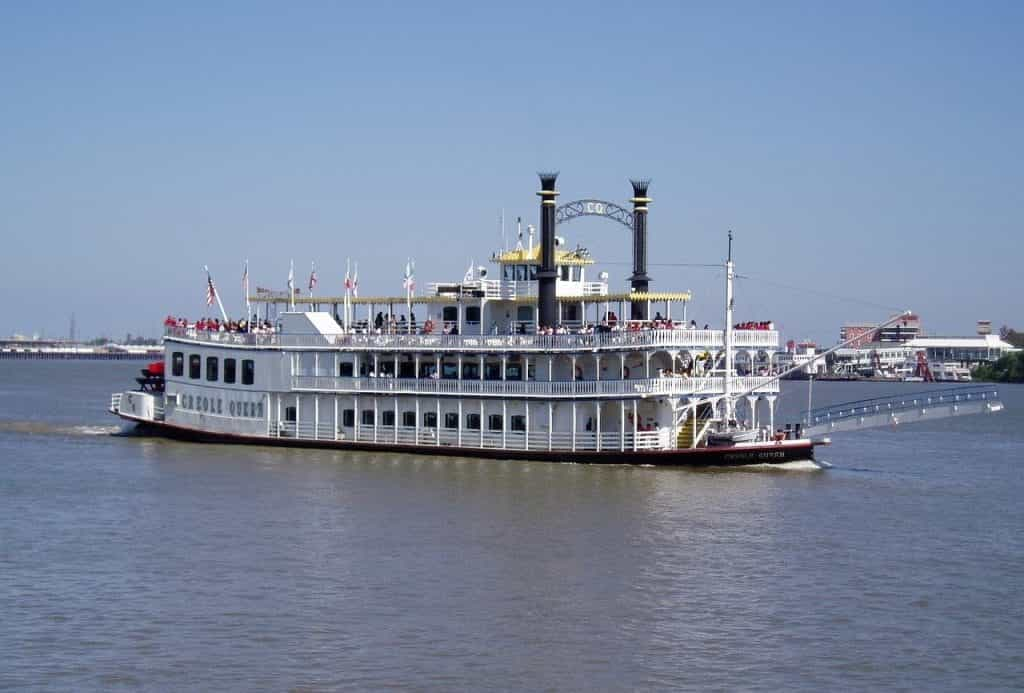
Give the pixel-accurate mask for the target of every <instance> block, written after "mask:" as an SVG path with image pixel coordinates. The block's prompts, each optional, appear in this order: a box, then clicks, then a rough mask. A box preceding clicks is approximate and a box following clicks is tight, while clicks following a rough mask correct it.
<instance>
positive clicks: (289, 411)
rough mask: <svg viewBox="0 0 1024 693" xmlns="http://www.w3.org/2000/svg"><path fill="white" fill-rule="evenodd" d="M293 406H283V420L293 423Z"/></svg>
mask: <svg viewBox="0 0 1024 693" xmlns="http://www.w3.org/2000/svg"><path fill="white" fill-rule="evenodd" d="M295 414H296V412H295V407H285V408H284V420H285V421H287V422H289V423H295Z"/></svg>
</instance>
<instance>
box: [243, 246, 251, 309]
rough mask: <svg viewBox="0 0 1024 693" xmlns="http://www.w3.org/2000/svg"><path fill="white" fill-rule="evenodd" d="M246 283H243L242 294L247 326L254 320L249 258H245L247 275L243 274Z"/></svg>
mask: <svg viewBox="0 0 1024 693" xmlns="http://www.w3.org/2000/svg"><path fill="white" fill-rule="evenodd" d="M243 276H244V277H245V281H244V282H242V293H243V294H244V296H243V297H242V298H244V299H245V324H246V325H248V324H249V322H250V321H251V320H252V303H250V302H249V258H245V273H244V274H243Z"/></svg>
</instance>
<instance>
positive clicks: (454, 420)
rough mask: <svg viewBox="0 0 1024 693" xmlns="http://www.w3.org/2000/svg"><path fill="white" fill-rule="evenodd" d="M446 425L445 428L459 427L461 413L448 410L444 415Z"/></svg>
mask: <svg viewBox="0 0 1024 693" xmlns="http://www.w3.org/2000/svg"><path fill="white" fill-rule="evenodd" d="M444 427H445V428H458V427H459V415H458V414H456V413H454V412H448V413H447V414H445V415H444Z"/></svg>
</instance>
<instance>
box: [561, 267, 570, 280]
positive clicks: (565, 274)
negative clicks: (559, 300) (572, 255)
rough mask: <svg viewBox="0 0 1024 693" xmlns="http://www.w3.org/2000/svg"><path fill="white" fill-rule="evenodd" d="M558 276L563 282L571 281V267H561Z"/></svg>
mask: <svg viewBox="0 0 1024 693" xmlns="http://www.w3.org/2000/svg"><path fill="white" fill-rule="evenodd" d="M558 276H559V277H560V278H561V280H562V281H563V282H567V281H569V265H561V266H560V267H559V268H558Z"/></svg>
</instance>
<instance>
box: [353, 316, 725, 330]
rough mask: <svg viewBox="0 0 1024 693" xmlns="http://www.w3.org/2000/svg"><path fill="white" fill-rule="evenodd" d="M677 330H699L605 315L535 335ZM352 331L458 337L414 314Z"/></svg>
mask: <svg viewBox="0 0 1024 693" xmlns="http://www.w3.org/2000/svg"><path fill="white" fill-rule="evenodd" d="M339 322H340V320H339ZM529 324H530V323H529V322H526V321H519V320H511V321H509V322H508V326H507V328H506V330H504V331H503V330H502V329H501V328H500V327H499V325H498V321H497V320H492V321H491V326H490V328H489V330H488V333H489V334H492V335H499V334H510V335H516V334H527V333H528V329H527V328H528V326H529ZM679 329H689V330H696V329H700V328H699V327H698V325H697V321H696V320H691V321H690V322H689V323H687V322H686V321H679V320H670V319H667V318H663V317H662V316H661V313H660V312H659V313H656V314H655V316H654V319H653V320H620V319H619V318H618V316H616V315H615V313H613V312H608V313H606V314H605V316H604V319H603V320H602V321H601V322H600V323H598V324H594V323H588V322H584V323H582V324H580V325H579V326H574V327H570V326H568V325H565V324H563V325H558V326H557V327H553V326H550V325H541V326H539V327H538V328H537V330H536V334H539V335H559V334H601V333H607V332H640V331H643V330H679ZM703 329H705V330H707V329H710V328H709V326H708V325H707V324H705V325H704V328H703ZM354 331H355V332H356V333H357V334H434V333H437V334H443V335H457V334H459V328H458V325H457V323H455V322H453V321H441V322H440V324H438V323H435V322H434V320H433V319H432V318H431V317H430V316H427V319H426V320H424V321H423V323H422V324H420V323H418V322H417V321H416V313H415V312H411V313H410V314H409V319H408V320H407V319H406V317H405V314H401V315H395V314H390V315H385V313H384V311H380V312H378V313H377V315H376V316H375V317H374V319H373V323H372V326H371V325H370V324H369V323H367V322H366V321H365V320H364V321H360V322H357V323H356V325H355V327H354Z"/></svg>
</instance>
